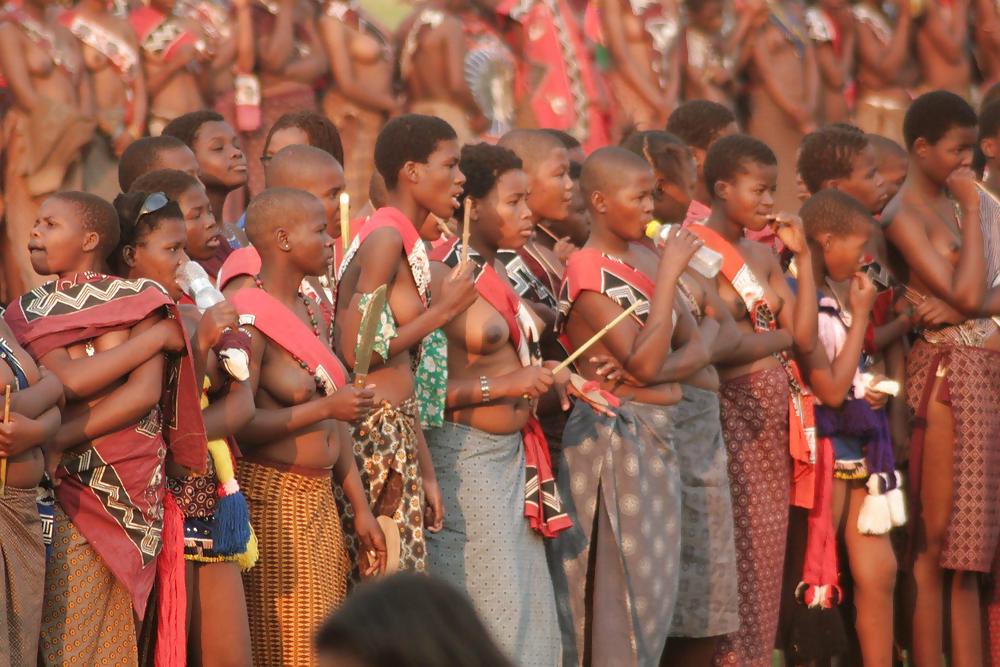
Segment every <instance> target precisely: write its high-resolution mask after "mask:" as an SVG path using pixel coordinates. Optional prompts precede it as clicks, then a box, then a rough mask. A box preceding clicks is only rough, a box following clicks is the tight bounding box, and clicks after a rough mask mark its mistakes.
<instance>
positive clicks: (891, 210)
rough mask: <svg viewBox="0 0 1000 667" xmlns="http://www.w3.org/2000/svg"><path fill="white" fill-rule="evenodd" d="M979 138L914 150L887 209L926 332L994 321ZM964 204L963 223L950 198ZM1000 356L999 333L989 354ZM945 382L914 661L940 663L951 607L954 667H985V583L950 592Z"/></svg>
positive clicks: (921, 520)
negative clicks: (944, 563) (943, 561)
mask: <svg viewBox="0 0 1000 667" xmlns="http://www.w3.org/2000/svg"><path fill="white" fill-rule="evenodd" d="M974 141H975V128H962V127H953V128H951V129H949V130H948V131H947V132H946V133H945V135H944V136H943V137H942V138H941V139H940V140H939V141H938V142H936V143H934V144H931V143H930V142H928V141H927V140H926V139H924V138H922V137H921V138H919V139H917V141H916V142H915V143H914V145H913V148H912V149H911V150H910V168H909V173H908V175H907V179H906V182H905V183H904V184H903V187H902V189H901V190H900V191H899V194H898V195H897V196H896V198H895V199H894V200H893V201H892V202H890V204H889V206H887V207H886V215H887V216H889V218H890V220H891V222H890V224H889V227H888V229H887V230H886V236H887V238H888V239H889V241H890V242H891V243H892V244H893V245H895V246H896V248H897V250H899V251H900V253H901V255H902V256H903V257H904V258H905V259H906V263H907V267H908V269H909V273H910V278H909V285H910V286H911V287H913V288H914V289H916V290H918V291H919V292H920V293H922V294H924V295H927V297H928V298H926V299H925V300H924V301H923V302H922V303H921V304H920V305H919V306H918V307H917V312H916V319H917V321H918V323H919V324H920V325H921V326H924V327H933V326H935V325H937V324H941V323H949V322H954V323H959V322H962V321H963V320H965V319H966V318H968V317H975V316H977V315H979V314H980V313H982V312H983V311H984V310H985V311H987V312H994V311H993V308H994V307H995V303H996V302H995V298H996V294H995V290H987V289H986V267H985V257H984V251H983V238H982V230H981V227H980V221H979V193H978V190H977V189H976V186H975V182H974V177H973V175H972V171H971V169H970V165H971V161H972V145H973V142H974ZM948 192H950V193H951V195H952V196H953V197H954V199H955V200H957V203H958V208H959V214H960V215H961V218H962V224H961V229H960V230H959V229H956V221H955V216H956V212H955V209H954V208H953V206H952V203H951V201H950V200H949V198H948V196H947V193H948ZM982 346H983V347H985V348H987V349H992V350H997V349H1000V333H996V332H995V333H994V334H993V335H992V336H990V337H989V339H987V340H986V341H985V342H984V343H983V344H982ZM941 382H942V378H941V377H936V378H935V379H934V383H933V386H932V387H931V388H930V392H931V394H930V396H931V398H930V400H929V401H928V405H927V427H926V432H925V442H926V443H927V447H926V448H925V453H924V461H923V471H924V472H923V476H922V480H921V481H922V487H921V506H922V513H921V516H919V517H911V519H910V520H911V521H917V522H918V527H917V530H918V531H919V532H918V534H921V535H922V536H923V538H924V544H922V545H921V546H922V547H923V548H922V549H919V550H918V551H917V556H916V560H915V562H914V566H913V582H912V585H913V587H914V590H913V591H912V592H913V594H914V596H913V597H912V598H911V599H910V600H909V605H910V606H909V609H908V611H910V612H911V613H912V618H913V638H914V639H913V658H914V662H915V664H917V665H930V664H933V663H935V662H936V661H938V660H940V655H941V651H942V646H943V643H944V632H945V631H946V628H945V627H943V623H942V615H941V614H942V611H941V610H942V607H943V605H945V604H946V603H947V602H949V601H950V609H951V627H950V632H951V646H952V652H951V664H953V665H979V664H982V659H983V658H982V625H981V617H980V603H979V583H978V581H979V579H978V575H977V574H976V573H972V572H962V571H954V572H953V573H952V577H951V583H950V587H946V584H945V580H944V571H943V570H942V568H941V567H940V565H939V563H940V555H941V549H942V545H943V541H944V536H945V532H946V530H947V526H948V521H949V515H950V511H951V505H952V493H953V479H952V475H951V474H948V473H946V474H942V470H943V471H950V470H952V468H953V465H952V462H953V460H954V446H955V423H954V417H953V415H952V411H951V406H950V405H949V404H946V403H942V402H941V401H939V400H937V399H938V397H939V395H940V394H939V393H938V391H939V388H940V385H941Z"/></svg>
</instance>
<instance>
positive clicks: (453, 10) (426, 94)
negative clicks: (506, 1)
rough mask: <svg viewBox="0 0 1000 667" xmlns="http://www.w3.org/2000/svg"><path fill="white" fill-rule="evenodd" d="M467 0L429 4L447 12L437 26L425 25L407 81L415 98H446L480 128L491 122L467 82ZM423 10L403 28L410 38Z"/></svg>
mask: <svg viewBox="0 0 1000 667" xmlns="http://www.w3.org/2000/svg"><path fill="white" fill-rule="evenodd" d="M468 4H469V3H468V2H465V1H463V0H433V1H431V2H428V3H426V6H427V7H433V8H434V9H438V10H441V11H443V12H445V15H444V20H443V21H441V23H440V25H438V26H436V27H430V26H425V27H423V28H421V34H420V37H419V46H418V47H417V52H416V53H415V54H414V56H413V70H412V72H411V73H410V77H409V79H407V81H406V87H407V93H408V98H409V99H410V100H411V101H421V100H442V101H446V102H450V103H452V104H455V105H456V106H458V107H459V108H461V109H463V110H465V112H466V113H467V114H469V116H470V118H471V119H472V120H473V123H472V124H473V125H475V126H476V128H477V129H486V128H487V127H488V123H487V121H486V118H485V117H484V116H483V114H482V112H481V111H480V109H479V105H478V104H476V100H475V98H474V97H473V96H472V91H471V90H469V86H468V84H467V83H466V82H465V34H464V32H463V29H462V19H461V17H460V16H459V12H462V11H465V10H467V9H468ZM418 13H419V12H415V13H414V14H413V15H412V16H411V17H410V18H409V19H407V20H406V21H405V22H404V23H403V25H402V26H401V27H400V29H399V35H400V36H401V39H406V36H407V35H408V34H409V32H410V30H411V29H412V28H411V26H412V24H413V23H414V21H415V19H416V18H417V16H418Z"/></svg>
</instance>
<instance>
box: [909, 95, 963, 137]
mask: <svg viewBox="0 0 1000 667" xmlns="http://www.w3.org/2000/svg"><path fill="white" fill-rule="evenodd" d="M976 122H977V119H976V112H975V111H974V110H973V109H972V107H971V106H970V105H969V103H968V102H966V101H965V100H963V99H962V98H961V97H959V96H958V95H956V94H955V93H950V92H948V91H947V90H935V91H932V92H929V93H924V94H923V95H921V96H920V97H918V98H917V99H915V100H914V101H913V104H911V105H910V108H909V109H907V111H906V117H905V118H904V119H903V138H904V139H905V140H906V148H907V150H909V149H912V148H913V145H914V144H915V143H917V139H924V140H925V141H927V142H928V143H930V144H936V143H937V142H939V141H941V138H942V137H943V136H944V135H945V134H947V133H948V131H949V130H951V129H952V128H955V127H975V126H976Z"/></svg>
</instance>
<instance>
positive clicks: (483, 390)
mask: <svg viewBox="0 0 1000 667" xmlns="http://www.w3.org/2000/svg"><path fill="white" fill-rule="evenodd" d="M479 393H480V394H481V395H482V398H481V402H482V403H489V402H490V381H489V380H487V379H486V376H485V375H480V376H479Z"/></svg>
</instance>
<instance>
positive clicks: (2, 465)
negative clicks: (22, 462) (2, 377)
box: [0, 385, 10, 495]
mask: <svg viewBox="0 0 1000 667" xmlns="http://www.w3.org/2000/svg"><path fill="white" fill-rule="evenodd" d="M9 421H10V385H7V386H6V388H5V389H4V390H3V423H4V424H6V423H7V422H9ZM6 493H7V457H6V456H5V457H3V458H0V495H6Z"/></svg>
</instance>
